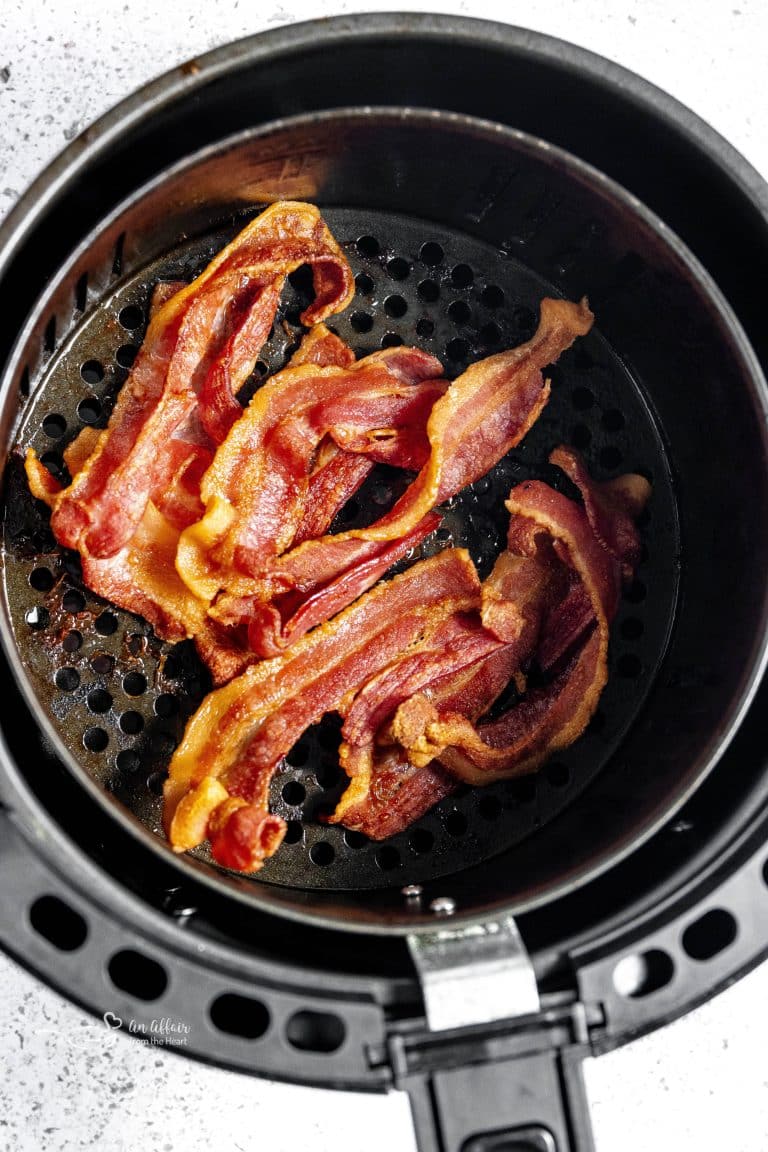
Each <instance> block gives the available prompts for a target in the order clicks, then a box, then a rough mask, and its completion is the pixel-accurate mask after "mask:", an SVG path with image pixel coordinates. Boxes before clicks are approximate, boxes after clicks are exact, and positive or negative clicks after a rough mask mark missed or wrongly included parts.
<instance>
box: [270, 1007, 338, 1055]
mask: <svg viewBox="0 0 768 1152" xmlns="http://www.w3.org/2000/svg"><path fill="white" fill-rule="evenodd" d="M346 1034H347V1030H346V1027H345V1025H344V1021H343V1020H342V1019H341V1017H340V1016H336V1015H335V1014H334V1013H331V1012H310V1011H304V1012H295V1013H294V1015H293V1016H291V1018H290V1020H289V1021H288V1023H287V1024H286V1026H285V1036H286V1039H287V1041H288V1043H289V1044H290V1045H291V1047H292V1048H297V1049H298V1050H299V1051H300V1052H324V1053H326V1054H328V1053H331V1052H336V1051H337V1050H338V1049H339V1048H341V1046H342V1044H343V1043H344V1039H345V1037H346Z"/></svg>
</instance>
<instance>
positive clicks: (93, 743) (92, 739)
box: [83, 728, 109, 752]
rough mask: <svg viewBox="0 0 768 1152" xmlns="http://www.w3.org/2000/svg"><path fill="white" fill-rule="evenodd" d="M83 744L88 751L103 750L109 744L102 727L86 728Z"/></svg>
mask: <svg viewBox="0 0 768 1152" xmlns="http://www.w3.org/2000/svg"><path fill="white" fill-rule="evenodd" d="M83 744H84V746H85V747H86V748H87V749H88V751H89V752H103V751H104V749H105V748H106V746H107V744H109V736H108V735H107V733H106V732H105V731H104V729H103V728H86V730H85V732H84V733H83Z"/></svg>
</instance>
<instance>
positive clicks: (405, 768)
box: [329, 645, 517, 840]
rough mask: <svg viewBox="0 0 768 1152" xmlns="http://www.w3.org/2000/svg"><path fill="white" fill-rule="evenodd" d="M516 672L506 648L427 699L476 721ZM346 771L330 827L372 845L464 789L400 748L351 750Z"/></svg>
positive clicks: (436, 686)
mask: <svg viewBox="0 0 768 1152" xmlns="http://www.w3.org/2000/svg"><path fill="white" fill-rule="evenodd" d="M516 668H517V656H516V654H515V652H514V651H513V649H512V647H511V646H509V645H504V646H502V647H500V648H497V649H496V650H495V651H494V652H493V653H492V654H491V655H490V656H487V657H486V658H485V659H482V660H479V661H477V662H476V663H474V664H472V665H470V666H469V667H467V668H462V669H461V670H460V671H458V672H451V673H450V674H448V675H447V676H443V677H442V678H440V679H438V680H436V681H434V682H433V683H432V684H430V685H429V686H428V687H426V688H425V689H424V692H423V695H424V697H426V698H428V700H429V702H430V706H433V707H434V708H436V710H437V712H438V714H440V715H443V714H444V713H445V712H453V711H456V712H460V713H461V714H462V715H464V716H469V717H471V718H472V719H473V720H477V719H478V718H479V717H480V716H482V714H483V713H484V712H486V711H487V710H488V709H489V708H490V707H491V705H492V704H493V702H494V701H495V700H496V699H497V697H498V696H499V695H500V693H501V692H503V691H504V689H505V688H506V686H507V684H508V683H509V681H510V679H511V678H512V676H513V674H514V672H515V670H516ZM380 738H381V737H380ZM345 766H346V769H347V771H348V772H349V775H350V778H351V779H350V785H349V787H348V788H347V790H346V791H345V792H344V794H343V796H342V797H341V799H340V800H339V803H338V804H337V806H336V811H335V812H334V813H333V815H332V816H331V817H330V819H329V822H330V823H332V824H343V825H344V826H345V827H346V828H352V829H354V830H355V831H358V832H362V833H364V834H365V835H366V836H370V837H371V839H372V840H383V839H385V838H386V837H387V836H394V835H395V834H396V833H397V832H402V830H403V829H404V828H407V827H408V826H409V825H410V824H412V823H413V821H414V820H418V819H419V817H420V816H423V815H424V813H425V812H428V811H429V809H430V808H432V807H434V805H435V804H437V803H439V802H440V800H443V799H444V798H445V797H446V796H449V795H450V794H451V792H454V791H455V790H456V788H457V787H458V786H459V781H458V780H457V779H456V778H455V777H454V776H452V775H451V774H450V773H449V772H448V771H447V770H446V769H445V768H443V766H442V765H441V764H440V763H439V762H438V761H437V760H433V761H432V762H431V763H430V764H427V765H425V766H424V767H419V768H417V767H416V766H415V765H414V764H412V763H411V762H410V760H409V759H408V757H407V754H406V753H405V752H404V750H403V749H402V748H401V747H399V746H398V745H388V746H383V747H382V746H381V745H380V744H369V745H367V746H363V747H354V746H350V745H348V746H347V751H346V755H345Z"/></svg>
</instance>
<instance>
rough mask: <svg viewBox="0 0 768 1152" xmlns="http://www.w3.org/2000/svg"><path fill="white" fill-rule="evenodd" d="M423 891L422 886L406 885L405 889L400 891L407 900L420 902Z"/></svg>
mask: <svg viewBox="0 0 768 1152" xmlns="http://www.w3.org/2000/svg"><path fill="white" fill-rule="evenodd" d="M423 891H424V889H423V888H422V886H421V884H406V886H405V888H401V889H400V892H401V894H402V895H403V896H405V898H406V900H419V899H420V898H421V894H422V892H423Z"/></svg>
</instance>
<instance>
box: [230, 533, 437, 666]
mask: <svg viewBox="0 0 768 1152" xmlns="http://www.w3.org/2000/svg"><path fill="white" fill-rule="evenodd" d="M439 523H440V517H439V516H437V515H435V514H432V515H431V516H425V517H424V519H423V520H422V521H421V523H420V524H417V525H416V527H415V529H414V530H413V532H409V533H408V535H407V536H403V537H402V538H401V539H400V540H393V541H392V543H391V544H388V545H387V546H386V547H382V546H381V545H380V544H377V545H374V546H373V547H372V556H371V559H370V560H369V561H367V562H366V561H361V562H360V563H359V564H358V565H357V566H356V567H355V568H353V569H352V571H351V572H347V573H344V575H343V576H342V577H341V578H340V579H338V580H334V581H332V582H331V583H330V584H329V585H328V586H327V587H326V588H317V589H315V590H314V591H313V592H312V594H311V595H310V596H308V597H306V598H303V597H301V596H297V595H296V593H290V592H289V593H287V594H286V595H285V596H284V597H277V598H276V599H275V600H273V601H271V602H270V601H265V600H260V599H258V597H254V598H252V599H248V598H245V599H237V598H232V597H224V598H222V599H221V600H219V601H218V602H217V604H216V605H214V607H213V608H212V609H210V610H209V612H210V615H211V617H212V618H213V619H215V620H218V621H219V622H220V623H227V624H230V625H232V624H234V625H242V624H245V626H246V628H247V633H248V646H249V648H250V649H251V651H252V652H253V653H255V655H257V656H276V655H277V654H278V653H279V652H282V651H283V650H284V649H285V648H288V647H290V645H291V644H292V643H293V642H294V640H297V639H298V638H299V637H300V636H303V635H304V634H305V633H306V632H308V631H309V630H310V628H314V627H315V625H317V624H322V623H323V622H324V621H325V620H330V619H331V617H332V616H334V615H335V614H336V613H337V612H340V611H341V610H342V608H346V607H347V605H348V604H351V603H352V602H353V601H354V600H356V599H357V597H358V596H360V595H362V593H363V592H365V591H366V590H367V589H368V588H371V587H372V586H373V585H374V584H375V583H376V581H377V580H378V579H379V577H380V576H383V575H384V573H385V572H386V571H388V569H390V568H391V567H392V565H393V564H396V563H397V561H398V560H401V559H402V558H403V557H404V556H407V555H408V554H409V553H410V552H411V551H412V550H413V549H414V548H416V547H417V546H418V545H419V544H421V542H422V541H423V540H424V539H425V538H426V537H427V536H428V535H429V534H430V532H434V530H435V529H436V528H437V526H438V524H439Z"/></svg>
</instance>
